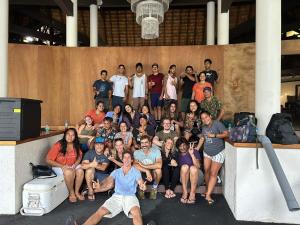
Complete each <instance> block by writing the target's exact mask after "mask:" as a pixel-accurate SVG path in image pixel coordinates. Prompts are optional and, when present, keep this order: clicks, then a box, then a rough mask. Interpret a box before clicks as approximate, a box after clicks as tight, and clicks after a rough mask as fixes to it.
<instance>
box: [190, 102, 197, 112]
mask: <svg viewBox="0 0 300 225" xmlns="http://www.w3.org/2000/svg"><path fill="white" fill-rule="evenodd" d="M190 110H191V112H196V111H197V110H198V105H197V103H196V102H191V103H190Z"/></svg>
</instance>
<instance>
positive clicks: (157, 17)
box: [127, 0, 172, 39]
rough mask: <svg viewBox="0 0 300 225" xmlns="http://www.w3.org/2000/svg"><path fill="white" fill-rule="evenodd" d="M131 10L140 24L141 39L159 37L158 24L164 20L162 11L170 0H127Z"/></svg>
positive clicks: (165, 9)
mask: <svg viewBox="0 0 300 225" xmlns="http://www.w3.org/2000/svg"><path fill="white" fill-rule="evenodd" d="M127 1H128V2H129V3H130V4H131V10H132V12H135V13H136V22H137V23H138V24H139V25H141V26H142V38H143V39H155V38H158V37H159V24H161V23H162V22H163V21H164V13H165V12H166V11H168V9H169V3H170V2H171V1H172V0H127Z"/></svg>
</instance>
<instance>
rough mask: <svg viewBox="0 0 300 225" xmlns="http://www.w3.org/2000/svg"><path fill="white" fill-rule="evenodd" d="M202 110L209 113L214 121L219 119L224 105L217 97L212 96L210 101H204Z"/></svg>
mask: <svg viewBox="0 0 300 225" xmlns="http://www.w3.org/2000/svg"><path fill="white" fill-rule="evenodd" d="M200 106H201V109H202V110H205V111H207V112H209V113H210V114H211V116H212V118H213V120H215V119H217V118H218V114H219V112H220V111H221V109H222V103H221V102H220V101H219V100H218V99H217V97H216V96H212V98H211V100H210V101H207V100H206V99H205V100H203V101H202V102H201V104H200Z"/></svg>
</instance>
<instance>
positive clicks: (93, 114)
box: [86, 109, 105, 124]
mask: <svg viewBox="0 0 300 225" xmlns="http://www.w3.org/2000/svg"><path fill="white" fill-rule="evenodd" d="M86 116H90V117H92V119H93V121H94V124H96V123H98V124H100V123H102V121H103V119H104V117H105V112H100V113H99V114H98V115H97V114H96V109H92V110H90V111H88V112H87V113H86Z"/></svg>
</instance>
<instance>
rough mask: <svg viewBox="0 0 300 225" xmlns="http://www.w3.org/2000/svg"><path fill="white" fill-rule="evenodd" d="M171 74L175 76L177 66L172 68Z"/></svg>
mask: <svg viewBox="0 0 300 225" xmlns="http://www.w3.org/2000/svg"><path fill="white" fill-rule="evenodd" d="M170 73H171V74H175V73H176V67H175V66H173V67H171V68H170Z"/></svg>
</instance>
